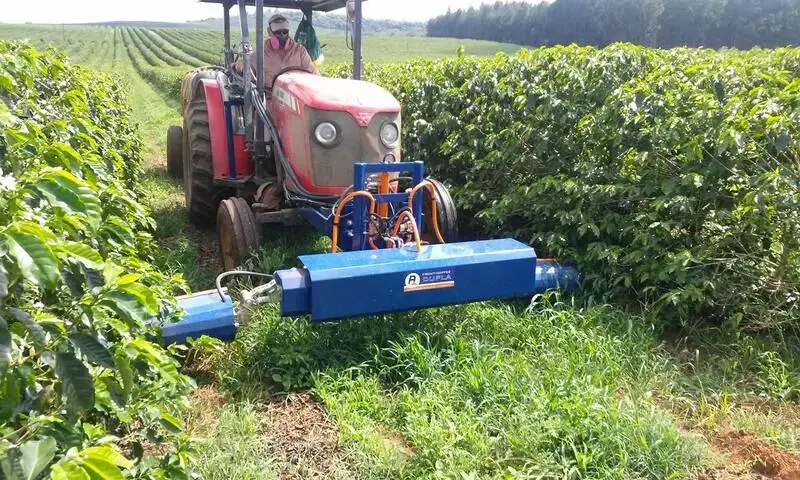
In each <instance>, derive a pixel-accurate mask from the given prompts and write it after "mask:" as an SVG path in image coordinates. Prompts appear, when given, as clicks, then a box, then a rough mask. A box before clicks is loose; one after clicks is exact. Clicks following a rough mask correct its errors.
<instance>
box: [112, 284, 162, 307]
mask: <svg viewBox="0 0 800 480" xmlns="http://www.w3.org/2000/svg"><path fill="white" fill-rule="evenodd" d="M120 290H123V291H124V292H126V293H129V294H130V295H132V296H133V297H135V298H136V299H137V300H139V303H140V304H141V305H142V306H143V307H144V308H145V310H146V312H147V313H148V314H149V315H156V314H157V313H158V299H157V298H156V295H155V293H154V292H153V291H152V290H150V289H149V288H147V287H145V286H144V285H142V284H140V283H129V284H126V285H123V286H122V287H120Z"/></svg>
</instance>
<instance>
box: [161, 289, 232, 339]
mask: <svg viewBox="0 0 800 480" xmlns="http://www.w3.org/2000/svg"><path fill="white" fill-rule="evenodd" d="M177 300H178V307H180V308H181V309H183V310H185V311H186V314H185V315H184V317H183V319H182V320H181V321H180V322H178V323H167V324H164V325H162V327H161V331H162V336H163V339H164V344H165V345H169V344H172V343H182V342H185V341H186V339H187V338H189V337H192V338H199V337H200V336H201V335H208V336H209V337H214V338H219V339H220V340H226V341H229V340H233V337H234V335H235V334H236V315H235V314H234V311H233V302H231V298H230V297H229V296H227V295H226V296H225V302H224V303H223V302H222V301H221V299H220V298H219V294H218V293H217V291H216V290H209V291H207V292H199V293H196V294H194V295H189V296H184V297H178V299H177Z"/></svg>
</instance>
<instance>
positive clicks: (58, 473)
mask: <svg viewBox="0 0 800 480" xmlns="http://www.w3.org/2000/svg"><path fill="white" fill-rule="evenodd" d="M50 478H52V479H53V480H92V477H90V476H89V474H88V473H87V472H86V470H84V469H83V467H81V466H80V465H76V464H74V463H63V464H61V465H59V464H56V465H53V468H52V469H51V473H50Z"/></svg>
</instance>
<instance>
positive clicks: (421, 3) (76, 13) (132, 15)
mask: <svg viewBox="0 0 800 480" xmlns="http://www.w3.org/2000/svg"><path fill="white" fill-rule="evenodd" d="M490 1H492V2H493V1H494V0H367V1H365V3H364V17H366V18H374V19H384V18H385V19H394V20H406V21H425V20H427V19H429V18H431V17H434V16H436V15H440V14H442V13H445V12H447V9H448V8H452V9H454V10H455V9H458V8H468V7H470V6H478V5H480V4H481V3H484V2H490ZM526 1H529V2H530V3H537V2H538V1H540V0H526ZM221 12H222V9H221V7H220V6H219V5H208V4H201V3H198V1H197V0H121V1H120V0H34V1H19V0H0V22H3V23H25V22H33V23H89V22H107V21H115V20H119V21H134V20H149V21H161V22H184V21H187V20H200V19H203V18H208V17H220V16H222V15H221Z"/></svg>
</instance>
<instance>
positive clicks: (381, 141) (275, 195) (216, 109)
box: [167, 0, 457, 270]
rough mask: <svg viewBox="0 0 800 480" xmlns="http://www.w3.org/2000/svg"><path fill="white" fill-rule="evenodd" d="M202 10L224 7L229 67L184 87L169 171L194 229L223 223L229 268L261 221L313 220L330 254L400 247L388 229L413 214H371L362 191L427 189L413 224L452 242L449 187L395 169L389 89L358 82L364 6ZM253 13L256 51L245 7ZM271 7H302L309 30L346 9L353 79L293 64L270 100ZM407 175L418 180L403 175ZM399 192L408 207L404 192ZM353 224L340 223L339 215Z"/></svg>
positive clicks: (248, 249) (290, 0) (301, 3)
mask: <svg viewBox="0 0 800 480" xmlns="http://www.w3.org/2000/svg"><path fill="white" fill-rule="evenodd" d="M201 1H203V2H206V3H219V4H222V6H223V9H224V25H225V44H224V48H223V52H224V58H223V63H222V65H220V66H217V67H212V68H209V69H203V70H199V71H195V72H192V73H190V74H188V75H187V76H186V77H185V78H184V80H183V83H182V90H181V92H182V93H181V108H182V111H183V119H184V123H183V127H179V126H172V127H170V129H169V131H168V133H167V165H168V171H169V172H170V173H171V174H172V175H174V176H175V177H181V176H182V177H183V181H184V192H185V195H186V206H187V209H188V213H189V217H190V219H191V220H192V221H193V222H195V223H197V224H213V223H214V222H216V224H217V228H218V230H219V239H220V250H221V257H222V263H223V265H224V267H225V269H226V270H230V269H233V268H235V267H236V266H237V265H239V264H240V263H241V261H242V260H244V259H245V258H246V257H247V256H249V255H250V254H251V253H252V252H253V251H255V250H257V248H258V247H259V243H260V234H261V226H262V225H263V224H279V225H290V224H296V223H298V222H302V221H307V222H310V223H311V224H312V225H314V226H315V227H316V228H317V229H318V230H320V232H322V233H324V234H327V235H329V236H331V237H332V238H333V239H334V251H336V250H337V248H338V249H340V250H343V251H350V250H365V249H369V248H387V247H388V248H392V247H394V246H397V245H398V242H399V241H398V238H400V237H403V234H402V233H401V234H397V233H396V232H391V229H392V225H389V224H388V219H389V218H392V217H397V216H398V215H400V214H401V213H402V212H401V211H402V210H403V209H406V210H411V209H410V208H409V207H410V205H408V204H407V203H406V202H404V201H398V202H394V203H382V204H380V205H378V206H377V207H375V209H373V210H374V211H372V210H371V211H370V212H367V211H366V210H365V209H364V204H363V203H364V202H365V200H363V199H360V198H357V197H358V195H355V193H356V192H362V193H363V192H365V191H366V192H370V191H371V192H372V193H374V194H375V195H378V194H395V195H396V196H397V199H398V200H399V196H400V193H398V192H409V191H411V189H412V187H414V186H415V185H417V184H420V183H424V184H425V186H426V188H421V189H419V190H420V191H419V192H416V191H415V193H414V195H417V197H416V198H418V199H419V200H418V201H420V202H421V205H422V208H421V209H420V208H419V207H418V210H417V211H414V215H413V216H414V217H415V219H416V220H417V223H418V224H419V229H418V230H419V232H420V233H421V234H422V235H423V236H425V239H426V240H429V241H432V242H435V243H444V242H452V241H455V240H456V236H457V221H456V210H455V207H454V205H453V201H452V199H451V197H450V195H449V194H448V192H447V190H446V188H445V187H444V186H443V185H442V184H441V183H439V182H437V181H435V180H428V181H427V182H426V181H424V180H425V179H424V177H421V175H422V173H421V165H420V166H418V168H417V166H414V163H413V162H409V163H408V164H406V163H404V164H402V165H407V167H408V168H405V167H401V168H398V162H400V160H401V158H402V154H401V149H400V142H401V109H400V104H399V103H398V101H397V100H396V99H395V98H394V97H393V96H392V95H391V94H390V93H389V92H388V91H386V90H385V89H383V88H381V87H379V86H377V85H375V84H372V83H369V82H365V81H362V80H361V74H362V62H361V25H362V9H361V6H362V5H361V4H362V0H273V1H267V2H265V1H263V0H201ZM234 5H238V10H239V20H240V23H241V31H242V41H241V44H240V45H239V48H238V49H237V50H234V49H233V48H232V46H231V27H230V9H231V7H233V6H234ZM253 5H254V6H255V7H256V43H255V52H253V50H252V49H251V46H250V41H249V33H248V32H249V30H248V25H247V23H248V21H247V12H246V9H245V7H246V6H253ZM264 7H279V8H291V9H298V10H301V11H302V12H303V14H304V16H305V18H306V19H307V21H308V22H309V23H310V22H311V20H312V15H313V12H315V11H322V12H329V11H333V10H337V9H340V8H345V7H346V8H347V13H348V23H349V24H350V25H352V37H353V38H352V40H353V54H354V55H353V60H354V62H353V63H354V65H353V67H354V68H353V72H354V73H353V79H337V78H328V77H324V76H319V75H314V74H311V73H309V72H306V71H303V70H302V69H301V68H296V67H290V68H286V69H284V70H282V71H280V72H279V73H278V74H277V75H276V76H275V78H274V81H273V82H272V85H273V87H272V90H271V92H269V93H267V92H265V86H264V84H265V83H264V78H262V77H263V72H264V68H263V64H264V51H263V45H264V38H263V35H264V34H263V32H264V24H263V8H264ZM254 54H255V55H254ZM236 57H239V58H241V59H242V61H243V64H244V69H243V71H244V72H250V71H251V68H250V67H251V65H252V60H253V57H255V61H256V63H255V65H254V67H255V68H254V71H255V72H256V74H255V76H256V78H251V77H250V76H245V75H242V74H241V73H239V72H238V71H237V70H235V69H234V68H232V64H233V63H234V61H235V60H236ZM357 164H358V165H361V164H384V165H387V166H389V167H388V168H385V169H378V170H380V171H376V170H374V169H372V170H369V172H367V171H366V170H363V169H361V170H359V169H358V168H356V165H357ZM390 165H394V166H390ZM412 167H413V168H412ZM412 170H414V172H412ZM359 171H360V174H359V173H358V172H359ZM354 172H356V173H355V174H354ZM365 172H366V173H365ZM408 173H413V178H412V177H408V176H403V175H404V174H408ZM359 175H361V177H359ZM356 185H358V186H356ZM403 195H404V198H410V197H408V193H405V194H403ZM346 204H347V209H345V208H344V207H345V205H346ZM349 204H352V205H349ZM339 207H342V208H339ZM356 208H358V210H357V211H358V212H359V213H361V212H363V220H364V221H363V222H362V221H361V220H362V219H361V218H357V219H356V218H353V217H355V216H356V215H354V214H353V209H356ZM337 210H339V212H338V213H337ZM348 215H349V216H350V218H349V219H347V220H344V223H342V224H341V225H340V218H341V219H346V218H348ZM408 216H412V215H408ZM408 216H406V217H408ZM353 220H357V221H356V222H355V223H354V221H353ZM381 221H383V224H381ZM406 221H407V219H406V220H403V222H406ZM401 223H402V222H401ZM434 223H435V225H434ZM415 228H416V225H415ZM387 232H388V233H387ZM434 234H435V235H434ZM409 235H410V234H409ZM407 238H408V239H409V240H410V236H409V237H407ZM393 242H394V244H393ZM400 243H402V242H400Z"/></svg>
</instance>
